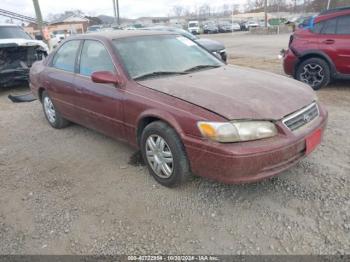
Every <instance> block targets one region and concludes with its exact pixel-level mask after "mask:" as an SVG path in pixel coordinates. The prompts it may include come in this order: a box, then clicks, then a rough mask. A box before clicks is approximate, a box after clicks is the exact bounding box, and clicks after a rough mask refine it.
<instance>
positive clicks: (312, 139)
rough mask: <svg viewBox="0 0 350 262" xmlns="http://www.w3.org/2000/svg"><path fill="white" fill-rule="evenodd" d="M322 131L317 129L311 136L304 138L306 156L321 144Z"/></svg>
mask: <svg viewBox="0 0 350 262" xmlns="http://www.w3.org/2000/svg"><path fill="white" fill-rule="evenodd" d="M321 140H322V130H321V129H317V130H316V131H315V132H313V133H312V134H311V135H309V136H308V137H306V155H308V154H310V153H311V152H312V151H314V150H315V148H316V147H317V146H318V145H319V144H320V143H321Z"/></svg>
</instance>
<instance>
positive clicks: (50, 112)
mask: <svg viewBox="0 0 350 262" xmlns="http://www.w3.org/2000/svg"><path fill="white" fill-rule="evenodd" d="M44 109H45V114H46V116H47V119H48V120H49V122H50V123H52V124H53V123H55V121H56V110H55V107H54V106H53V103H52V101H51V99H50V98H49V97H48V96H46V97H45V98H44Z"/></svg>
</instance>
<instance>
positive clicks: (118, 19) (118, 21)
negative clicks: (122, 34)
mask: <svg viewBox="0 0 350 262" xmlns="http://www.w3.org/2000/svg"><path fill="white" fill-rule="evenodd" d="M115 1H116V3H117V23H118V25H120V17H119V0H115Z"/></svg>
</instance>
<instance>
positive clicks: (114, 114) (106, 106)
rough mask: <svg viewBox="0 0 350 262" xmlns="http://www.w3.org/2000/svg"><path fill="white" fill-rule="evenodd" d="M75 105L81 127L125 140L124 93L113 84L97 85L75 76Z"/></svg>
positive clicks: (86, 78)
mask: <svg viewBox="0 0 350 262" xmlns="http://www.w3.org/2000/svg"><path fill="white" fill-rule="evenodd" d="M74 88H75V90H76V92H77V94H76V97H75V104H76V106H77V110H79V115H80V116H81V121H83V123H82V124H83V125H85V126H87V127H90V128H92V129H95V130H98V131H100V132H102V133H104V134H106V135H108V136H111V137H114V138H118V139H125V133H124V124H123V97H124V91H123V90H122V89H120V88H117V87H115V86H114V85H113V84H97V83H94V82H92V81H91V79H90V78H89V77H86V76H81V75H77V76H76V77H75V79H74Z"/></svg>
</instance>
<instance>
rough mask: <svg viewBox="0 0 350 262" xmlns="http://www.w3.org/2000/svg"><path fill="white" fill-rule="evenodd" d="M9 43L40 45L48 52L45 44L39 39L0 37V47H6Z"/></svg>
mask: <svg viewBox="0 0 350 262" xmlns="http://www.w3.org/2000/svg"><path fill="white" fill-rule="evenodd" d="M11 45H16V46H40V47H41V48H42V49H43V50H44V51H46V52H49V48H48V47H47V45H46V44H45V43H44V42H43V41H40V40H33V39H22V38H8V39H0V48H1V47H8V46H11Z"/></svg>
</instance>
